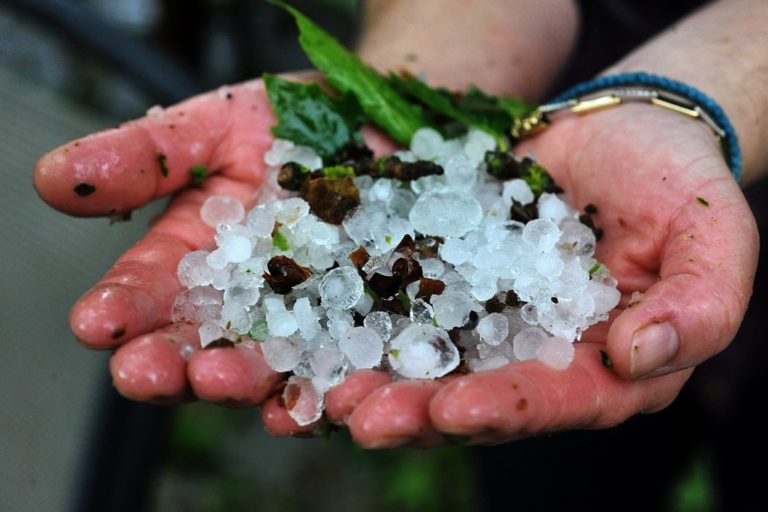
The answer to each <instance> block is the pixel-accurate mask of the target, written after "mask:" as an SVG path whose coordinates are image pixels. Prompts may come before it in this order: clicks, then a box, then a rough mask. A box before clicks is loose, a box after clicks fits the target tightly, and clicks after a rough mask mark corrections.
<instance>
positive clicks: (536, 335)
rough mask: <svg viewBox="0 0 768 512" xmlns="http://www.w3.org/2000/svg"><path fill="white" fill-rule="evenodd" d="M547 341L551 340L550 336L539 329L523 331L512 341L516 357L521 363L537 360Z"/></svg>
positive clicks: (533, 328) (532, 328) (531, 328)
mask: <svg viewBox="0 0 768 512" xmlns="http://www.w3.org/2000/svg"><path fill="white" fill-rule="evenodd" d="M547 339H549V335H548V334H547V333H546V332H544V330H542V329H539V328H538V327H529V328H527V329H523V330H522V331H520V332H519V333H517V334H516V335H515V337H514V338H513V340H512V349H513V351H514V354H515V357H516V358H517V359H518V360H520V361H527V360H528V359H536V357H537V355H536V352H537V350H539V347H541V346H542V345H543V344H544V342H545V341H546V340H547Z"/></svg>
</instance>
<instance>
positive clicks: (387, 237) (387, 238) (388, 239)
mask: <svg viewBox="0 0 768 512" xmlns="http://www.w3.org/2000/svg"><path fill="white" fill-rule="evenodd" d="M384 241H385V242H387V245H390V244H392V235H385V236H384Z"/></svg>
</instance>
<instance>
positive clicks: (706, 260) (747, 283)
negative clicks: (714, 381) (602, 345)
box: [607, 180, 758, 379]
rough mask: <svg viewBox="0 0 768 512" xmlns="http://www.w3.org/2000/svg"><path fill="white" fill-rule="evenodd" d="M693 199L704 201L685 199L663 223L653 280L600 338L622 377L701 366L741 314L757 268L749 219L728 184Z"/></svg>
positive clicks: (730, 334)
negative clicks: (666, 225) (664, 233)
mask: <svg viewBox="0 0 768 512" xmlns="http://www.w3.org/2000/svg"><path fill="white" fill-rule="evenodd" d="M699 193H701V194H706V195H702V196H699V195H693V196H692V197H691V200H689V201H687V203H686V205H684V206H683V207H682V208H681V209H680V210H679V212H678V213H677V214H676V215H675V217H674V218H673V219H672V220H671V222H670V224H669V234H668V237H667V238H666V240H665V242H664V243H663V244H662V246H661V247H660V249H659V250H660V263H661V264H660V270H659V280H658V281H657V282H656V283H655V284H653V285H652V286H651V287H649V288H648V289H647V290H646V291H645V293H644V294H643V295H642V297H641V298H640V299H639V300H637V301H635V302H634V303H633V304H631V305H630V306H629V307H628V308H627V309H625V310H624V312H622V313H621V314H620V315H619V316H618V317H617V318H616V320H615V321H614V322H613V324H612V325H611V328H610V330H609V332H608V340H607V343H608V353H609V355H610V357H611V360H612V362H613V363H614V367H615V369H616V371H617V372H618V373H619V375H621V376H623V377H625V378H632V379H638V378H642V377H647V376H656V375H662V374H666V373H671V372H674V371H677V370H680V369H683V368H689V367H692V366H696V365H697V364H699V363H701V362H703V361H705V360H707V359H708V358H710V357H711V356H713V355H715V354H717V353H718V352H720V351H721V350H723V349H724V348H725V347H726V346H728V344H729V343H730V342H731V340H732V339H733V337H734V336H735V334H736V331H737V330H738V327H739V324H740V323H741V320H742V318H743V315H744V312H745V311H746V308H747V303H748V301H749V297H750V295H751V290H752V282H753V279H754V274H755V266H756V262H757V247H758V240H757V238H758V237H757V228H756V225H755V222H754V218H753V216H752V215H751V212H750V211H749V207H748V205H747V203H746V201H745V200H744V197H743V195H742V194H741V192H740V191H739V190H738V187H737V185H736V184H735V182H733V181H732V180H728V181H719V182H714V183H711V184H710V185H709V186H707V187H706V190H703V191H701V192H699ZM703 197H707V198H708V199H707V200H702V198H703Z"/></svg>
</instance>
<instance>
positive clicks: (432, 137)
mask: <svg viewBox="0 0 768 512" xmlns="http://www.w3.org/2000/svg"><path fill="white" fill-rule="evenodd" d="M442 147H443V137H442V135H440V134H439V133H438V132H437V130H434V129H432V128H419V129H418V130H416V132H414V134H413V136H412V137H411V152H412V153H413V154H414V155H415V156H416V157H417V158H418V159H420V160H433V159H434V158H435V157H436V156H437V155H439V154H440V152H441V151H442Z"/></svg>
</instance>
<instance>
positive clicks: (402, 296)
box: [395, 290, 411, 311]
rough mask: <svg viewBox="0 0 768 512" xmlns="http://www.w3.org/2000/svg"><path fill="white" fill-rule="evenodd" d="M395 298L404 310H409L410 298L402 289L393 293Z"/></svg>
mask: <svg viewBox="0 0 768 512" xmlns="http://www.w3.org/2000/svg"><path fill="white" fill-rule="evenodd" d="M395 298H396V299H397V301H398V302H399V303H400V304H402V305H403V307H404V308H405V310H406V311H410V310H411V299H410V298H408V295H407V294H406V293H405V292H404V291H403V290H400V291H399V292H397V293H396V294H395Z"/></svg>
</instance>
